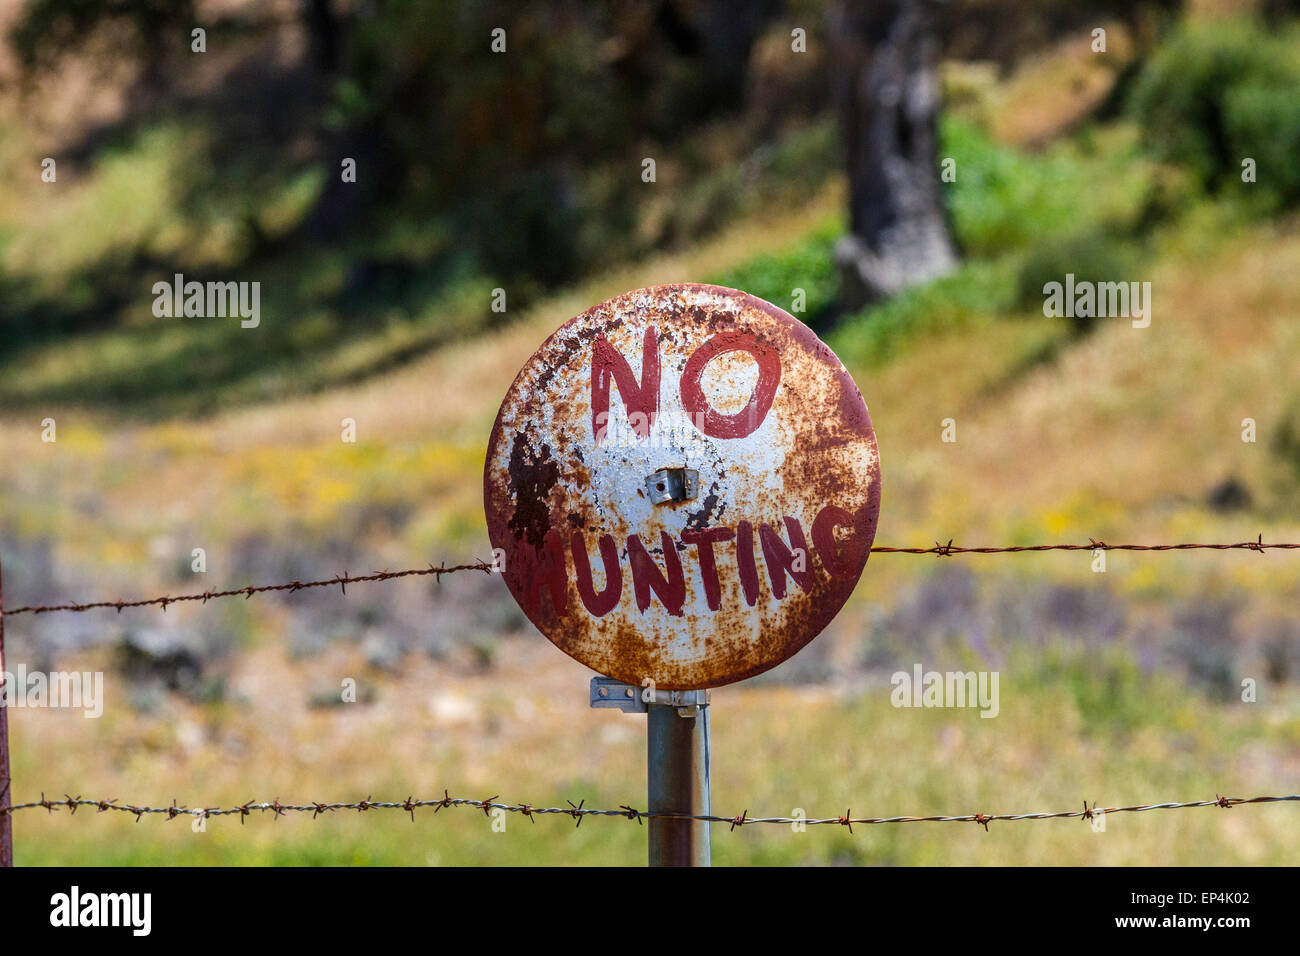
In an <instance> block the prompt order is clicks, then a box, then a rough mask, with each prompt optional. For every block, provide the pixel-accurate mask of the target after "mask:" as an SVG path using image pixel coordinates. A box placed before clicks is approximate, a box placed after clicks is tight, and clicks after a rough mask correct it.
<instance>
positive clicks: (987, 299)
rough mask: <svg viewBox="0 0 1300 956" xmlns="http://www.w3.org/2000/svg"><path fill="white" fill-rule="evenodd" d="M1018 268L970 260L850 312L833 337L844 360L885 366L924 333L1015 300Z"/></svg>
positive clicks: (833, 345) (993, 311) (985, 313)
mask: <svg viewBox="0 0 1300 956" xmlns="http://www.w3.org/2000/svg"><path fill="white" fill-rule="evenodd" d="M1014 279H1015V273H1014V272H1013V271H1011V270H1010V269H1009V268H1008V267H1007V263H1006V262H1005V261H1002V262H996V263H993V262H987V261H985V262H979V261H974V262H967V263H966V264H965V265H963V266H962V267H961V268H960V269H958V270H957V271H956V272H954V273H952V274H951V275H947V276H944V277H942V278H940V279H936V280H934V281H933V282H927V283H925V284H924V285H918V286H913V287H912V288H910V289H904V290H903V291H902V292H900V293H899V294H898V295H896V296H894V297H893V298H892V299H890V300H889V301H887V302H882V303H880V304H878V305H874V306H871V307H869V308H866V309H864V310H862V311H861V312H859V313H857V314H856V315H850V316H845V317H844V318H843V319H842V320H841V322H840V324H839V326H838V327H837V328H836V330H835V332H834V333H833V334H832V335H831V336H830V338H829V344H830V346H831V348H833V349H834V350H835V354H836V355H838V356H839V357H840V359H841V361H843V362H846V363H848V364H850V365H854V366H857V365H865V366H870V365H879V364H882V363H884V362H887V361H888V360H889V359H891V358H893V357H894V356H896V355H898V354H899V352H900V351H901V350H902V349H903V348H905V347H906V346H907V345H908V344H909V343H910V342H912V341H913V340H915V339H916V338H917V337H918V336H920V335H923V334H926V333H930V332H942V331H947V330H951V329H956V328H959V327H962V326H963V325H965V324H966V323H968V322H971V321H974V320H976V319H977V318H979V317H980V316H988V315H996V314H998V313H999V312H1003V311H1005V310H1006V309H1007V308H1008V307H1010V305H1011V304H1012V297H1013V295H1014V292H1015V282H1014Z"/></svg>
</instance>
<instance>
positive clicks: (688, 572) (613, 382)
mask: <svg viewBox="0 0 1300 956" xmlns="http://www.w3.org/2000/svg"><path fill="white" fill-rule="evenodd" d="M483 484H484V506H485V510H486V514H487V525H488V534H489V537H490V538H491V541H492V546H493V548H494V549H498V553H499V554H503V555H504V558H503V561H502V564H503V567H502V573H503V575H504V577H505V581H506V584H507V586H508V587H509V589H510V592H511V594H513V595H514V598H515V600H516V601H518V602H519V605H520V607H521V608H522V609H523V611H524V613H525V614H526V615H527V616H528V618H529V620H531V621H532V622H533V624H535V625H536V626H537V627H538V629H539V630H541V632H542V633H543V634H545V635H546V636H547V637H548V638H549V639H550V640H551V641H552V642H553V643H554V644H556V645H557V646H558V647H559V648H560V649H561V650H563V651H564V652H565V653H567V654H569V655H570V656H572V657H574V658H575V659H577V660H578V661H581V662H582V663H583V664H586V665H587V666H588V667H590V668H592V669H593V670H595V671H597V672H599V673H601V674H604V675H606V676H609V677H614V678H616V679H618V680H622V681H626V682H627V683H631V684H637V685H643V684H644V683H645V681H647V680H649V681H653V682H654V685H655V686H656V687H659V688H663V689H666V690H694V689H699V688H705V687H717V686H720V685H722V684H728V683H731V682H733V681H738V680H742V679H743V678H746V677H751V676H753V675H755V674H758V673H761V672H762V671H765V670H767V669H768V668H771V667H774V666H775V665H777V664H779V663H780V662H781V661H783V660H785V659H786V658H788V657H790V656H791V655H792V654H794V653H795V652H796V651H798V650H799V649H800V648H801V647H803V646H804V645H805V644H807V643H808V642H809V641H811V640H812V639H813V638H814V637H816V636H817V634H818V633H820V632H821V630H822V629H823V628H824V627H825V626H826V624H827V623H829V622H830V620H831V618H833V617H834V616H835V614H836V613H837V612H838V611H839V610H840V608H841V607H842V606H843V604H844V602H845V601H846V600H847V599H848V596H849V594H850V593H851V592H852V591H853V588H854V586H855V585H856V583H857V580H858V577H859V576H860V575H861V573H862V569H863V567H864V566H865V565H866V561H867V557H868V555H869V553H870V549H871V542H872V539H873V538H874V536H875V530H876V522H877V518H878V515H879V510H880V462H879V457H878V455H877V451H876V438H875V433H874V431H873V429H872V427H871V418H870V416H869V415H868V413H867V406H866V403H865V402H864V401H863V399H862V394H861V393H860V392H859V391H858V388H857V386H856V385H855V384H854V383H853V379H852V378H851V377H850V376H849V374H848V372H847V371H846V370H845V369H844V366H843V365H842V364H841V363H840V361H839V359H837V358H836V357H835V355H834V354H833V353H832V352H831V350H830V349H829V348H827V347H826V346H825V345H824V344H823V343H822V342H821V341H820V340H818V338H817V337H816V336H815V335H814V334H813V333H812V331H811V330H810V329H808V328H807V327H806V326H805V325H803V324H802V323H801V322H799V321H797V320H796V319H794V318H793V317H791V316H790V315H788V314H786V313H785V312H783V311H782V310H781V309H778V308H777V307H776V306H774V305H771V304H770V303H767V302H764V301H763V300H761V299H757V298H755V297H754V296H751V295H748V294H747V293H744V292H737V291H735V290H733V289H723V288H719V287H717V286H706V285H669V286H658V287H655V288H652V289H641V290H639V291H636V292H629V293H626V294H625V295H621V296H619V297H617V298H615V299H611V300H610V301H608V302H604V303H602V304H600V305H598V306H595V307H594V308H592V309H589V310H588V311H587V312H584V313H583V314H582V315H579V316H577V317H576V318H574V319H571V320H570V321H569V322H567V323H565V325H563V326H562V327H561V328H560V329H559V330H558V331H556V332H555V334H553V335H552V336H551V337H550V338H549V339H547V340H546V342H545V343H543V344H542V346H541V348H539V349H538V350H537V352H536V353H535V354H534V355H533V356H532V358H531V359H529V361H528V362H527V363H526V364H525V365H524V368H523V369H522V370H521V371H520V373H519V375H518V377H517V378H516V379H515V381H514V384H513V385H511V387H510V390H509V392H508V393H507V394H506V397H505V400H504V401H503V402H502V404H501V410H500V412H499V414H498V415H497V420H496V424H495V425H494V426H493V429H492V436H491V438H490V439H489V442H488V451H487V463H486V466H485V469H484V480H483Z"/></svg>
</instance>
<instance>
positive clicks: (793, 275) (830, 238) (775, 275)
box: [707, 218, 844, 324]
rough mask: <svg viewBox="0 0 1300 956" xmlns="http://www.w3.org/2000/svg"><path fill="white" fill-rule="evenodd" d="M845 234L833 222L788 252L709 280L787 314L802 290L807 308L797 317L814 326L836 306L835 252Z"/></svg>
mask: <svg viewBox="0 0 1300 956" xmlns="http://www.w3.org/2000/svg"><path fill="white" fill-rule="evenodd" d="M843 231H844V225H843V223H842V222H841V221H840V220H839V219H838V218H835V219H832V220H830V221H828V222H827V223H825V224H824V225H822V226H820V227H819V228H818V229H817V230H815V231H814V232H813V233H812V234H811V235H809V236H808V237H807V238H806V239H804V240H803V241H802V242H800V243H799V244H798V245H796V246H794V247H792V248H790V249H789V250H787V251H785V252H780V253H775V254H772V255H762V256H756V257H754V258H753V259H750V260H749V261H748V262H746V263H744V264H743V265H741V266H738V267H736V268H734V269H729V270H727V271H726V272H722V273H719V274H717V275H714V276H712V277H710V278H709V279H708V280H707V281H708V282H711V283H713V284H714V285H721V286H726V287H728V288H731V289H740V290H742V291H744V292H748V293H750V294H751V295H756V296H758V297H759V298H760V299H766V300H767V301H768V302H771V303H772V304H773V305H779V306H780V307H781V308H783V309H785V310H786V311H792V310H793V305H794V303H793V296H794V290H795V289H803V291H804V296H805V301H804V306H805V308H804V310H803V311H802V312H797V313H795V316H796V318H798V319H800V320H802V321H804V322H810V323H814V324H815V323H816V321H817V318H818V317H820V316H821V315H823V314H824V313H825V312H826V311H827V310H829V309H830V307H831V306H832V305H833V304H834V302H835V297H836V295H837V294H838V291H839V276H838V275H837V273H836V271H835V266H834V262H833V258H832V251H833V249H834V246H835V240H836V238H837V237H838V236H839V235H840V234H842V233H843Z"/></svg>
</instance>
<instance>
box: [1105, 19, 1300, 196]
mask: <svg viewBox="0 0 1300 956" xmlns="http://www.w3.org/2000/svg"><path fill="white" fill-rule="evenodd" d="M1295 43H1296V33H1295V31H1294V30H1292V31H1289V32H1287V33H1283V34H1280V35H1279V34H1274V33H1272V32H1269V31H1268V30H1267V29H1266V28H1265V27H1264V26H1262V25H1261V24H1259V23H1257V22H1254V21H1251V20H1231V21H1216V22H1215V23H1212V24H1201V25H1196V26H1191V27H1184V28H1183V29H1182V30H1181V31H1180V32H1179V33H1178V34H1176V35H1175V36H1174V37H1173V38H1172V39H1171V40H1170V41H1169V42H1168V43H1166V44H1165V45H1164V46H1163V47H1161V48H1160V50H1159V51H1157V53H1156V54H1155V55H1154V56H1153V57H1152V59H1151V62H1150V63H1149V64H1147V65H1146V67H1145V68H1144V69H1143V71H1142V73H1141V75H1140V76H1139V77H1138V80H1137V82H1136V84H1135V85H1134V89H1133V93H1132V96H1131V98H1130V102H1129V111H1130V112H1131V114H1132V115H1133V117H1134V119H1135V120H1136V121H1137V123H1138V126H1139V128H1140V129H1141V131H1142V139H1143V143H1144V145H1145V146H1146V148H1147V149H1148V150H1149V151H1150V152H1151V153H1152V155H1153V156H1155V157H1156V158H1157V159H1160V160H1162V161H1167V162H1173V163H1178V164H1180V165H1183V166H1185V167H1187V168H1188V169H1189V170H1190V171H1191V172H1192V173H1193V175H1194V176H1195V177H1196V179H1197V181H1198V183H1199V185H1201V186H1202V187H1204V188H1207V189H1210V190H1219V189H1222V188H1224V187H1225V186H1228V185H1229V184H1236V186H1243V185H1244V184H1242V180H1241V174H1242V161H1243V159H1245V158H1247V157H1249V158H1252V159H1255V160H1256V162H1257V163H1258V188H1259V190H1260V192H1263V193H1265V194H1267V195H1268V196H1269V197H1270V199H1271V200H1272V201H1274V202H1279V203H1287V202H1295V201H1296V200H1297V199H1300V171H1297V170H1296V168H1295V165H1294V157H1295V151H1296V146H1297V144H1300V58H1297V57H1296V54H1295ZM1252 188H1254V187H1252Z"/></svg>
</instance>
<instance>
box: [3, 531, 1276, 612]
mask: <svg viewBox="0 0 1300 956" xmlns="http://www.w3.org/2000/svg"><path fill="white" fill-rule="evenodd" d="M1298 549H1300V543H1266V542H1265V541H1264V536H1263V535H1262V534H1261V535H1260V536H1259V537H1258V538H1256V540H1254V541H1238V542H1234V543H1231V544H1195V543H1182V544H1107V543H1106V542H1104V541H1098V540H1096V539H1094V538H1089V539H1088V543H1087V544H1017V545H1008V546H1003V547H974V548H971V547H964V546H962V545H956V544H953V543H952V540H951V539H949V541H948V543H947V544H939V543H938V542H935V545H934V547H931V548H891V547H885V546H875V547H873V548H872V549H871V553H872V554H933V555H937V556H939V557H948V556H950V555H955V554H1016V553H1020V552H1025V551H1197V550H1206V551H1234V550H1240V551H1258V552H1260V553H1263V552H1265V551H1294V550H1298ZM496 570H497V568H496V566H495V565H493V564H490V563H489V562H487V561H479V560H475V561H473V562H471V563H469V564H453V565H447V564H440V565H432V564H430V565H428V566H427V567H424V568H410V569H408V570H405V571H373V572H371V573H370V574H359V575H352V574H348V573H347V572H344V573H343V574H336V575H334V577H332V578H322V579H321V580H319V581H289V582H286V583H282V584H259V585H248V586H246V587H242V588H229V589H226V590H220V591H199V592H196V593H193V594H178V595H164V596H162V597H154V598H144V599H140V600H131V601H128V600H124V599H118V600H115V601H88V602H84V603H81V602H68V603H65V604H32V605H28V606H25V607H16V608H5V609H3V610H0V615H3V616H4V617H13V616H15V615H17V614H49V613H52V612H54V611H74V612H81V611H89V610H92V609H95V608H113V609H115V610H116V611H118V613H121V611H122V610H123V609H124V608H129V607H147V606H151V605H157V606H159V607H161V608H162V609H163V610H164V611H166V610H167V607H168V605H170V604H180V603H182V602H186V601H201V602H203V603H204V604H206V603H207V602H208V601H210V600H213V599H216V598H227V597H244V598H245V599H247V598H250V597H252V596H253V595H254V594H262V593H265V592H268V591H302V590H305V589H307V588H323V587H334V586H336V585H337V586H338V587H339V588H340V590H341V591H342V592H343V594H345V595H346V594H347V593H348V592H347V586H348V585H349V584H360V583H365V582H369V581H391V580H393V579H395V578H406V577H414V576H421V575H433V576H434V577H435V578H436V579H437V580H439V581H441V580H442V576H443V575H444V574H454V573H456V572H457V571H483V572H486V573H488V574H492V573H494V572H495V571H496Z"/></svg>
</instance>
